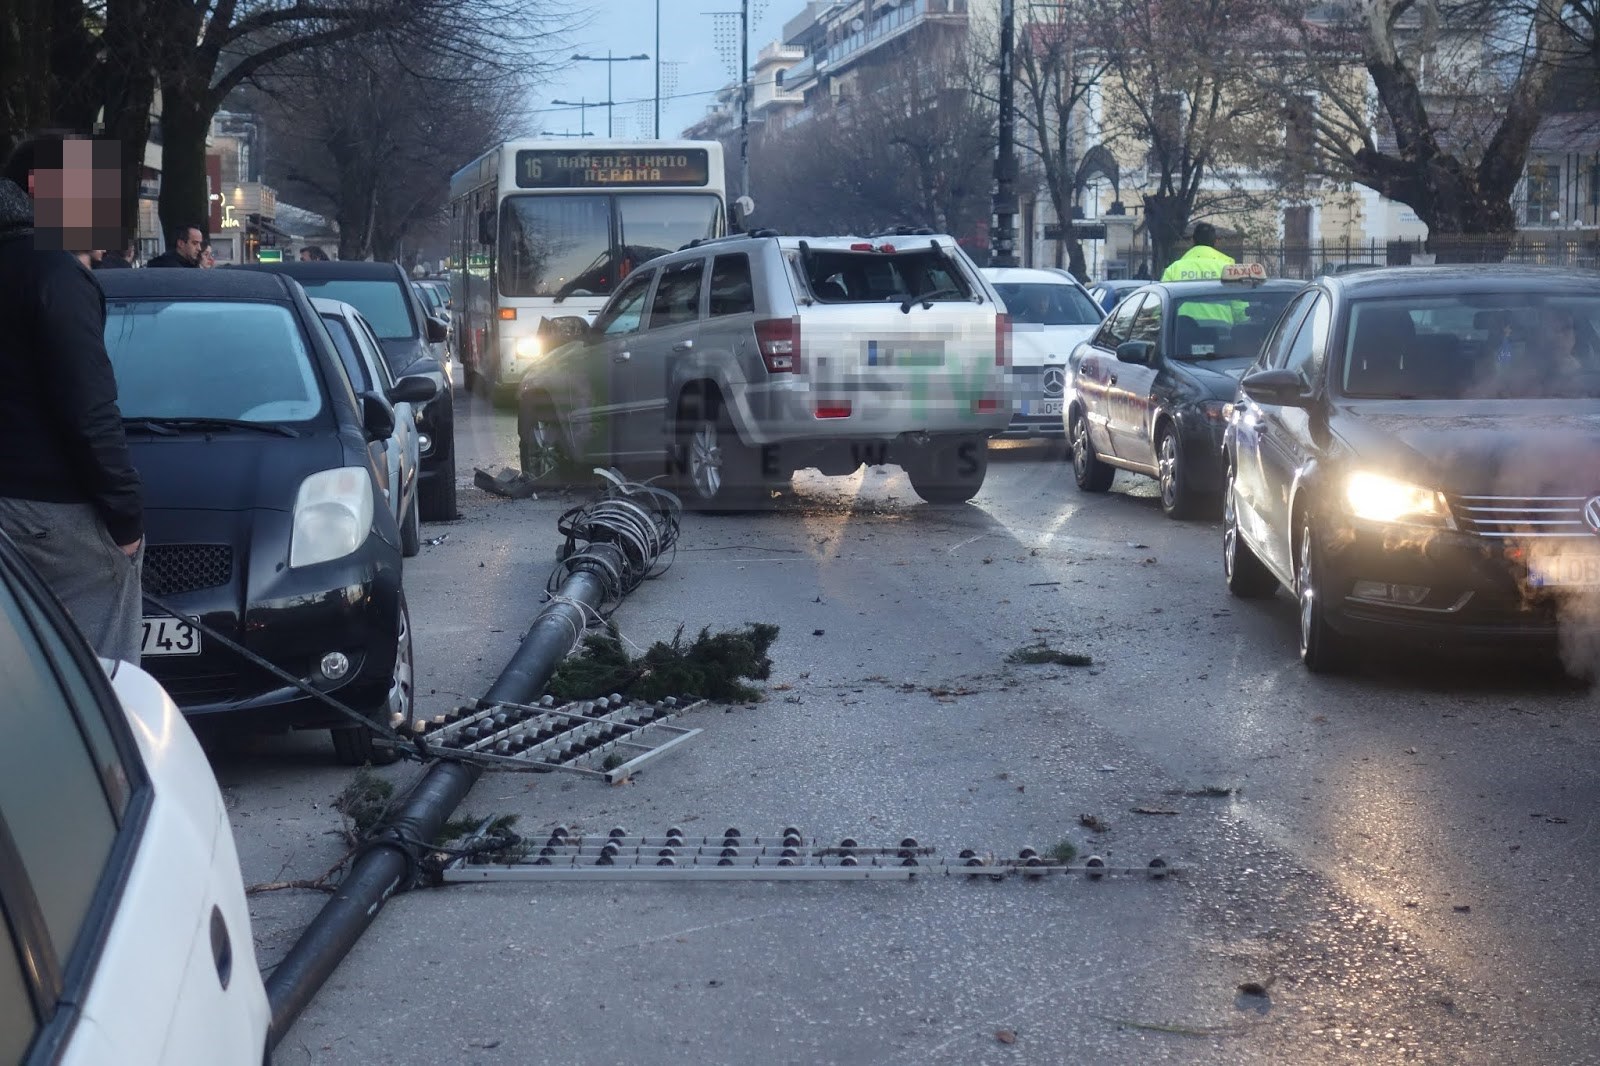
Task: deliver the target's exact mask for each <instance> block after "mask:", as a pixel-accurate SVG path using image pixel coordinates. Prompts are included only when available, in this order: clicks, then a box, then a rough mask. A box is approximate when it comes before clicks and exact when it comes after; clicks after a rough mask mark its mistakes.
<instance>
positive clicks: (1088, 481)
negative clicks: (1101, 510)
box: [1072, 411, 1117, 492]
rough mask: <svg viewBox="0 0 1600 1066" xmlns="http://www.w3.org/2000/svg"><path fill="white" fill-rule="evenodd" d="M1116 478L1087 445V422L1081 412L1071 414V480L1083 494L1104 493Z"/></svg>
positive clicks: (1113, 470)
mask: <svg viewBox="0 0 1600 1066" xmlns="http://www.w3.org/2000/svg"><path fill="white" fill-rule="evenodd" d="M1116 476H1117V472H1116V470H1115V469H1114V468H1112V467H1109V466H1107V465H1106V464H1105V463H1102V462H1101V461H1100V457H1099V456H1098V455H1096V454H1095V453H1094V445H1093V444H1091V443H1089V420H1088V419H1087V418H1085V417H1084V415H1083V412H1082V411H1073V413H1072V478H1073V480H1074V481H1076V482H1077V483H1078V488H1080V489H1082V490H1083V491H1084V492H1105V491H1106V490H1107V489H1109V488H1110V487H1111V482H1112V480H1113V479H1115V478H1116Z"/></svg>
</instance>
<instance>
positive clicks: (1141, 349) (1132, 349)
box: [1117, 341, 1156, 366]
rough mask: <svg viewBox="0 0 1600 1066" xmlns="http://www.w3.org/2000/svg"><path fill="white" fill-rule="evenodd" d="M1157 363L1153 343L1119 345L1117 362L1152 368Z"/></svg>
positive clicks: (1124, 342)
mask: <svg viewBox="0 0 1600 1066" xmlns="http://www.w3.org/2000/svg"><path fill="white" fill-rule="evenodd" d="M1155 361H1156V346H1155V344H1154V343H1152V342H1151V341H1123V342H1122V343H1121V344H1119V345H1117V362H1119V363H1133V364H1135V365H1137V366H1150V365H1151V364H1153V363H1154V362H1155Z"/></svg>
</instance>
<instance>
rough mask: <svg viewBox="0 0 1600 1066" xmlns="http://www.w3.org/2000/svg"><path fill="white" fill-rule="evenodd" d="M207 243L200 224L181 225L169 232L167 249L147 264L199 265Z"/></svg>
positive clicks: (150, 265) (167, 265) (168, 265)
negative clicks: (201, 251) (201, 252)
mask: <svg viewBox="0 0 1600 1066" xmlns="http://www.w3.org/2000/svg"><path fill="white" fill-rule="evenodd" d="M205 243H206V239H205V235H204V234H202V233H201V232H200V227H199V226H179V227H178V228H177V229H174V230H173V231H172V232H171V233H169V234H167V250H166V251H164V252H162V253H161V254H160V255H158V256H156V257H155V258H154V259H152V260H150V262H148V263H146V264H145V266H147V267H199V265H200V250H201V249H202V248H203V247H204V246H205Z"/></svg>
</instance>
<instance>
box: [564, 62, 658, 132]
mask: <svg viewBox="0 0 1600 1066" xmlns="http://www.w3.org/2000/svg"><path fill="white" fill-rule="evenodd" d="M649 58H650V57H649V56H647V55H645V54H644V53H643V52H640V53H639V54H638V55H636V56H614V55H612V54H611V52H610V51H609V50H608V51H607V52H606V54H605V55H603V56H579V55H575V56H573V57H572V61H573V62H574V63H604V64H605V65H606V136H607V137H610V136H611V135H612V133H611V104H612V96H613V93H612V92H611V69H612V68H613V67H614V66H616V65H617V64H618V63H632V62H634V61H636V60H647V59H649Z"/></svg>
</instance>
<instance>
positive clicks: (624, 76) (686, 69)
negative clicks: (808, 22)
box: [531, 0, 805, 140]
mask: <svg viewBox="0 0 1600 1066" xmlns="http://www.w3.org/2000/svg"><path fill="white" fill-rule="evenodd" d="M657 2H658V0H588V3H587V5H586V6H587V7H588V9H589V11H590V13H591V14H590V17H589V21H588V25H587V26H586V27H583V28H581V29H579V30H578V31H577V32H576V33H574V34H573V35H572V37H571V38H570V45H571V47H570V49H567V48H563V49H562V50H561V51H562V53H563V54H577V55H591V56H604V55H605V54H606V50H607V49H610V50H611V52H612V54H613V55H617V56H630V55H641V54H643V55H648V56H650V60H649V61H638V62H628V63H613V64H609V65H610V66H611V67H612V68H613V70H612V79H613V81H612V90H611V91H612V98H613V101H614V103H615V106H614V107H613V108H612V109H611V121H612V124H613V127H612V128H613V130H614V134H615V136H616V137H618V138H619V139H622V138H626V139H645V140H648V139H651V138H652V137H654V135H655V102H654V94H655V59H656V47H655V28H656V26H655V23H656V4H657ZM659 3H660V7H661V55H660V58H661V61H662V67H661V97H662V99H661V136H662V137H663V138H667V137H677V136H679V135H680V134H681V133H682V132H683V130H684V128H685V127H687V126H690V125H692V124H693V123H695V122H697V121H699V120H700V118H701V117H703V116H704V115H705V113H706V110H707V108H708V107H709V106H710V105H711V103H712V102H713V100H714V99H715V97H714V94H715V93H716V91H717V90H718V89H719V88H721V87H722V86H724V85H727V84H729V83H730V82H732V81H734V80H735V79H736V78H737V77H738V62H739V60H738V52H737V48H738V41H739V37H738V28H737V27H738V23H739V18H738V14H737V12H738V10H739V4H740V0H659ZM577 6H578V5H574V7H577ZM804 9H805V0H750V61H751V62H752V63H754V62H755V57H756V53H757V52H759V51H760V50H761V49H762V48H763V47H764V46H766V45H767V44H770V43H772V42H773V41H776V40H778V38H780V37H781V36H782V35H783V24H784V23H785V22H786V21H788V20H789V19H792V18H794V17H795V16H796V15H798V14H800V12H801V11H803V10H804ZM709 11H731V12H734V15H733V16H732V17H731V18H726V17H725V18H721V19H716V18H712V17H711V16H710V15H706V14H702V12H709ZM719 25H721V26H725V27H726V28H727V33H726V40H727V42H728V44H729V46H731V49H732V62H731V63H729V62H726V61H724V59H723V57H722V56H721V55H720V54H719V53H718V49H717V41H716V36H717V34H716V30H717V27H718V26H719ZM607 66H608V64H606V63H582V62H567V63H565V64H563V69H561V70H558V71H556V72H555V73H554V74H553V75H552V77H551V78H550V80H549V81H548V82H546V83H545V84H544V85H543V86H541V87H540V88H539V89H538V90H536V91H535V94H534V100H533V105H532V107H533V110H534V114H533V115H532V116H531V119H532V121H533V122H535V123H538V124H540V125H542V126H543V129H544V132H545V133H546V134H550V133H555V134H561V133H566V132H569V131H570V132H571V133H573V134H577V133H579V132H580V131H581V130H582V129H584V128H587V129H588V131H589V132H590V133H592V134H595V135H596V136H599V137H604V136H605V133H606V108H604V107H588V108H576V107H573V108H562V107H557V106H556V105H553V104H552V103H551V101H552V100H571V101H579V100H586V101H590V102H596V101H603V100H605V99H606V67H607ZM674 82H676V85H674V84H673V83H674ZM669 96H671V97H674V98H672V99H669V98H668V97H669ZM580 113H581V114H583V115H585V116H586V117H585V118H584V119H583V121H582V123H580V121H579V115H580ZM576 139H577V138H576V137H575V138H574V140H576Z"/></svg>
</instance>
